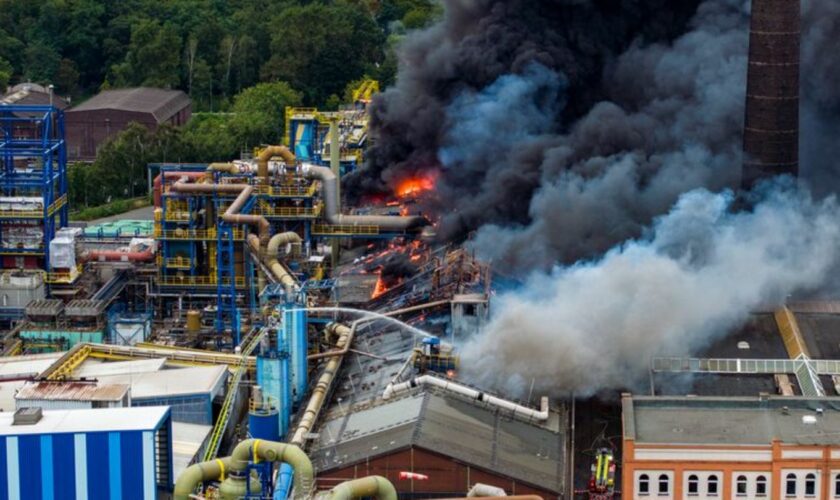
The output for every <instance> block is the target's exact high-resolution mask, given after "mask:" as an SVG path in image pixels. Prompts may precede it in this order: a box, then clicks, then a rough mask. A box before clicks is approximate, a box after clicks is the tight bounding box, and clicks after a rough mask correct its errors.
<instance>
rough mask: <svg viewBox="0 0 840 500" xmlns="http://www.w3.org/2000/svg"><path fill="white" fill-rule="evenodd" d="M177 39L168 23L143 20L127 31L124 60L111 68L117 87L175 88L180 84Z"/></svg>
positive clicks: (178, 42)
mask: <svg viewBox="0 0 840 500" xmlns="http://www.w3.org/2000/svg"><path fill="white" fill-rule="evenodd" d="M180 54H181V38H180V37H179V36H178V33H177V31H176V30H175V28H174V27H173V26H172V25H170V24H164V25H161V24H160V23H159V22H157V21H154V20H148V19H147V20H144V21H141V22H140V23H138V24H137V25H136V26H135V27H134V29H132V31H131V43H130V44H129V48H128V53H127V54H126V56H125V61H123V62H122V63H121V64H118V65H116V66H114V67H113V69H112V71H113V73H114V77H115V83H116V84H117V85H118V86H131V85H146V86H151V87H176V86H178V84H179V83H180V80H181V78H180V76H179V75H180V72H179V71H178V69H179V64H180V59H181V58H180Z"/></svg>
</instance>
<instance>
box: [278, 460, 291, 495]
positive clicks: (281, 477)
mask: <svg viewBox="0 0 840 500" xmlns="http://www.w3.org/2000/svg"><path fill="white" fill-rule="evenodd" d="M294 475H295V470H294V469H293V468H292V466H291V465H289V464H287V463H283V464H280V472H278V473H277V485H276V486H275V488H274V500H286V499H287V498H289V493H290V492H291V489H292V478H293V477H294Z"/></svg>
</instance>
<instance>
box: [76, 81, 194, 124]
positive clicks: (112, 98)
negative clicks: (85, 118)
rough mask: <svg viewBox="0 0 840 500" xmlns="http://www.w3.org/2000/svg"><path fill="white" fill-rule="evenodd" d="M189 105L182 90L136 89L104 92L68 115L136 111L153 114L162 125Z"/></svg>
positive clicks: (188, 99)
mask: <svg viewBox="0 0 840 500" xmlns="http://www.w3.org/2000/svg"><path fill="white" fill-rule="evenodd" d="M189 105H190V98H189V96H187V94H185V93H183V92H181V91H180V90H167V89H158V88H152V87H136V88H130V89H115V90H104V91H102V92H100V93H99V94H97V95H96V96H94V97H91V98H90V99H88V100H87V101H85V102H83V103H82V104H80V105H78V106H76V107H74V108H72V109H71V110H70V111H68V113H75V112H79V111H95V110H103V109H112V110H119V111H134V112H139V113H151V114H152V115H153V116H154V117H155V120H157V122H158V123H162V122H164V121H166V120H168V119H169V118H170V117H172V115H174V114H175V113H177V112H179V111H181V110H182V109H184V108H185V107H187V106H189Z"/></svg>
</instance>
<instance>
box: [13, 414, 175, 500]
mask: <svg viewBox="0 0 840 500" xmlns="http://www.w3.org/2000/svg"><path fill="white" fill-rule="evenodd" d="M12 418H13V416H12V414H11V413H6V414H3V415H2V416H0V500H37V499H45V500H46V499H74V500H86V499H109V498H110V499H116V498H119V499H125V500H150V499H152V500H153V499H156V498H169V492H170V491H172V486H173V482H174V478H173V474H174V472H173V470H172V465H173V456H172V454H173V453H172V419H171V417H170V415H169V409H168V408H166V407H155V408H109V409H95V410H52V411H50V410H46V411H44V417H43V419H42V420H41V422H39V423H35V424H33V425H12ZM56 419H58V420H59V421H61V422H62V426H61V427H56V425H55V424H54V422H55V421H56ZM51 422H53V423H51Z"/></svg>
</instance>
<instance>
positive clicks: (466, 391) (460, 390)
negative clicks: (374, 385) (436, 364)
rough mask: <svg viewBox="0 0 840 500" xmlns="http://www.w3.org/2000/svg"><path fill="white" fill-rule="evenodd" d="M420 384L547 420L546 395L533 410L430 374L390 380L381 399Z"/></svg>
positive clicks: (536, 418) (527, 418)
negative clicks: (394, 381)
mask: <svg viewBox="0 0 840 500" xmlns="http://www.w3.org/2000/svg"><path fill="white" fill-rule="evenodd" d="M422 386H432V387H437V388H439V389H443V390H444V391H448V392H452V393H455V394H460V395H462V396H465V397H468V398H470V399H475V400H478V401H481V402H483V403H487V404H489V405H491V406H495V407H497V408H502V409H505V410H508V411H511V412H513V414H514V415H515V416H518V417H521V418H524V419H526V420H537V421H540V422H544V421H546V420H548V415H549V410H548V397H545V396H543V397H542V398H540V409H539V410H535V409H533V408H528V407H527V406H522V405H520V404H516V403H514V402H512V401H508V400H506V399H502V398H498V397H496V396H491V395H489V394H487V393H484V392H481V391H477V390H475V389H473V388H471V387H467V386H465V385H461V384H457V383H455V382H449V381H447V380H443V379H441V378H438V377H434V376H432V375H421V376H419V377H416V378H413V379H411V380H408V381H406V382H401V383H399V384H395V383H393V382H391V383H390V384H388V386H387V387H385V392H383V393H382V399H384V400H386V401H387V400H388V399H391V398H392V397H394V396H395V395H397V394H401V393H404V392H408V391H410V390H411V389H414V388H415V387H422Z"/></svg>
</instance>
